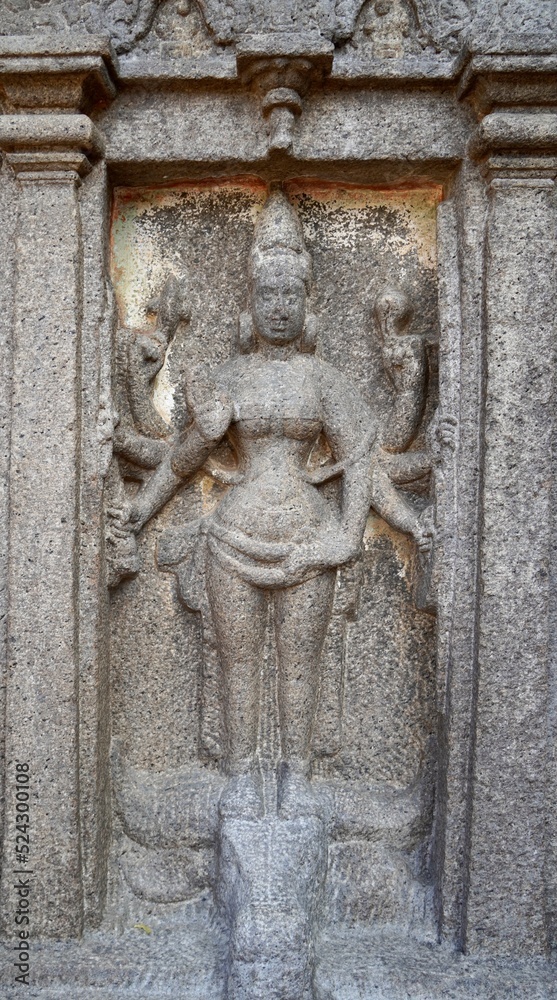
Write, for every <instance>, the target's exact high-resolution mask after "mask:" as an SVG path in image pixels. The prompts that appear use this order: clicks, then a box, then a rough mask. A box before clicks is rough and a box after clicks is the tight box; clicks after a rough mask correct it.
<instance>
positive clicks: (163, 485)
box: [130, 396, 233, 533]
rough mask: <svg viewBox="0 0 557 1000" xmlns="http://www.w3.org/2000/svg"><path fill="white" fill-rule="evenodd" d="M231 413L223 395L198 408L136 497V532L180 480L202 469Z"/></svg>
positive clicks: (133, 519) (132, 517)
mask: <svg viewBox="0 0 557 1000" xmlns="http://www.w3.org/2000/svg"><path fill="white" fill-rule="evenodd" d="M232 412H233V410H232V403H231V402H230V401H229V400H228V399H226V398H225V397H223V396H221V397H217V399H214V400H210V401H209V402H206V403H204V404H203V405H202V406H199V407H198V408H197V410H196V412H195V416H194V419H193V421H192V422H191V423H190V425H189V426H188V427H187V428H186V430H185V431H184V433H183V435H182V437H181V438H180V440H179V441H178V442H177V444H176V445H174V447H173V448H171V449H170V450H169V452H168V454H167V456H166V458H165V459H164V461H163V462H161V464H160V465H159V467H158V468H157V470H156V471H155V472H154V473H153V475H152V476H151V478H150V479H149V481H148V482H147V483H145V485H144V486H143V487H142V488H141V489H140V490H139V492H138V493H137V495H136V497H135V498H134V500H133V502H132V505H131V512H130V524H131V526H132V528H133V531H135V532H136V533H137V532H138V531H140V530H141V528H142V527H143V526H144V524H146V523H147V521H149V520H150V518H152V517H153V516H154V514H156V513H157V512H158V511H159V510H161V509H162V508H163V507H164V505H165V504H166V503H168V501H169V500H170V499H171V497H173V496H174V494H175V493H176V490H177V489H178V487H179V486H180V485H181V483H183V481H184V480H185V479H187V478H188V477H189V476H191V475H193V473H194V472H197V470H198V469H200V468H201V466H202V465H203V463H204V462H205V460H206V459H207V458H208V456H209V455H210V454H211V452H212V451H213V449H214V448H215V447H216V446H217V445H218V443H219V441H221V440H222V438H223V436H224V435H225V433H226V431H227V429H228V427H229V425H230V422H231V420H232Z"/></svg>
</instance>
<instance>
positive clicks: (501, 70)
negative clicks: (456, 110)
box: [458, 53, 557, 117]
mask: <svg viewBox="0 0 557 1000" xmlns="http://www.w3.org/2000/svg"><path fill="white" fill-rule="evenodd" d="M458 96H459V97H460V98H461V99H464V98H465V99H466V100H469V101H470V103H471V104H472V106H473V107H474V109H475V111H476V113H477V115H478V117H481V116H483V115H486V114H489V113H490V112H491V111H493V110H494V109H496V108H512V107H515V108H518V107H520V108H524V107H538V108H542V107H552V106H553V107H554V106H555V104H556V103H557V54H554V53H553V54H542V53H539V54H530V55H511V54H507V55H505V54H502V53H491V54H486V55H480V54H478V55H474V56H472V58H471V59H470V60H469V62H468V63H467V64H466V66H465V68H464V70H463V72H462V75H461V78H460V84H459V91H458Z"/></svg>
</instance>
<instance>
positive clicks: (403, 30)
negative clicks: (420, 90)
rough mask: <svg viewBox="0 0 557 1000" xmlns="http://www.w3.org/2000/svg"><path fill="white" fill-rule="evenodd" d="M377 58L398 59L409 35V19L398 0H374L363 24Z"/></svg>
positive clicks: (403, 50)
mask: <svg viewBox="0 0 557 1000" xmlns="http://www.w3.org/2000/svg"><path fill="white" fill-rule="evenodd" d="M363 30H364V35H367V36H368V37H370V38H371V39H372V43H373V54H374V56H375V57H376V58H377V59H400V58H401V56H403V55H404V52H405V49H406V40H407V39H408V37H409V35H410V20H409V17H408V15H407V13H406V11H405V10H404V8H403V7H402V5H401V3H400V2H399V0H375V3H373V4H372V6H371V7H370V8H369V10H368V12H367V17H366V20H365V21H364V25H363Z"/></svg>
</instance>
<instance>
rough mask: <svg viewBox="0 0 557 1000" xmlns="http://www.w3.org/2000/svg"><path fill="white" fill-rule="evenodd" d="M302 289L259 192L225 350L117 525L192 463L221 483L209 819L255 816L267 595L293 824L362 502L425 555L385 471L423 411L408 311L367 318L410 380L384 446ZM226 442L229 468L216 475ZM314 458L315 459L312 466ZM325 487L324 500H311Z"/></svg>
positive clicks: (213, 583)
mask: <svg viewBox="0 0 557 1000" xmlns="http://www.w3.org/2000/svg"><path fill="white" fill-rule="evenodd" d="M310 292H311V259H310V256H309V254H308V252H307V250H306V248H305V245H304V240H303V234H302V229H301V225H300V221H299V219H298V217H297V215H296V213H295V211H294V209H293V207H292V205H291V204H290V202H289V201H288V199H287V198H286V196H285V195H284V194H283V193H282V191H280V190H276V191H273V192H272V193H271V194H270V196H269V198H268V200H267V202H266V204H265V206H264V208H263V210H262V212H261V215H260V217H259V220H258V224H257V228H256V233H255V240H254V245H253V247H252V250H251V254H250V258H249V309H248V311H247V312H246V313H244V314H242V316H241V317H240V325H239V331H240V332H239V345H238V347H239V349H238V351H237V353H236V354H235V356H233V357H232V358H231V359H230V360H229V361H227V362H225V363H224V364H221V365H218V366H217V367H215V368H213V369H212V370H211V371H209V372H206V373H200V372H199V371H198V372H195V371H194V372H193V373H190V375H189V376H188V391H187V394H186V395H187V401H188V408H189V413H190V422H189V424H188V425H187V426H186V428H185V430H184V431H183V433H182V434H181V436H180V438H179V439H178V440H175V441H174V442H172V443H171V444H169V445H168V448H167V453H166V455H165V457H164V459H163V460H162V461H161V462H160V464H159V465H158V467H157V468H156V470H155V471H154V472H153V473H152V475H151V476H150V478H147V479H146V480H145V482H144V483H143V485H142V486H141V487H140V489H139V490H138V492H137V494H136V496H135V498H134V499H133V501H132V503H131V508H130V509H129V510H128V512H127V513H126V515H125V516H124V515H122V516H121V517H120V522H119V528H120V530H121V531H123V532H125V531H129V532H130V533H134V534H135V533H137V532H139V531H140V529H141V528H142V527H143V525H144V524H145V523H146V522H147V521H148V520H149V519H150V518H151V517H152V516H153V515H154V514H155V513H156V512H157V511H159V510H160V509H161V508H162V507H163V506H164V504H165V503H166V502H167V501H168V500H169V499H170V498H171V496H173V494H174V493H175V492H176V491H177V490H178V489H179V488H180V486H181V485H182V484H183V483H184V481H186V480H188V479H189V478H190V477H192V476H193V475H194V474H195V473H196V472H197V471H198V470H199V469H201V467H203V466H205V467H208V468H209V471H210V472H211V470H212V471H213V473H214V475H215V476H216V477H217V478H220V480H221V482H224V483H226V484H227V485H228V489H227V491H226V493H225V494H224V496H223V499H222V500H221V501H220V503H219V504H218V506H217V508H216V510H215V511H214V512H213V513H212V514H211V515H209V516H207V517H205V518H204V519H203V526H202V531H201V533H200V537H201V538H202V544H203V546H204V557H203V586H204V590H205V595H206V601H207V603H208V607H209V610H210V615H211V619H212V628H213V634H214V641H215V643H216V646H217V649H218V654H219V659H220V670H221V680H220V684H221V690H222V694H223V712H224V729H225V739H226V757H225V768H226V773H227V776H228V782H227V786H226V788H225V790H224V793H223V796H222V798H221V802H220V810H221V814H222V815H224V816H234V815H240V816H242V817H244V818H245V817H246V816H248V817H250V816H251V817H257V816H259V815H261V813H262V789H261V779H260V776H259V769H258V766H257V740H258V712H259V704H260V697H259V684H260V670H261V664H262V660H263V657H264V649H265V642H266V629H267V621H268V616H267V608H268V602H269V600H271V601H272V603H273V605H274V643H275V648H276V658H277V686H278V692H277V693H278V716H279V725H280V743H281V762H280V766H279V775H278V779H279V780H278V807H279V813H280V815H281V816H283V817H284V818H292V817H295V816H299V815H304V814H305V815H308V814H312V813H315V812H317V811H318V808H319V804H318V802H317V799H316V797H315V795H314V793H313V791H312V785H311V780H310V749H311V737H312V726H313V721H314V718H315V714H316V706H317V699H318V691H319V682H320V661H321V655H322V649H323V644H324V640H325V636H326V632H327V628H328V625H329V621H330V617H331V611H332V605H333V597H334V591H335V580H336V574H337V570H338V569H339V568H340V567H343V566H347V565H348V564H350V563H351V562H352V561H354V560H355V559H356V558H357V557H358V555H359V553H360V549H361V545H362V539H363V534H364V528H365V525H366V519H367V516H368V513H369V509H370V506H373V507H374V508H375V509H376V510H377V511H378V513H380V514H381V515H382V516H384V517H385V519H386V520H387V521H388V522H389V523H390V524H391V525H392V526H393V527H395V528H398V529H400V530H402V531H404V532H407V533H410V534H412V535H413V536H414V537H415V538H416V540H417V541H418V544H419V546H421V547H422V548H427V547H428V545H429V544H430V540H429V538H428V536H427V532H426V531H425V529H424V528H423V527H422V522H421V520H420V517H419V515H418V513H417V512H416V510H415V509H414V507H413V506H412V505H411V504H410V503H409V502H408V501H405V500H403V499H402V497H401V496H400V494H399V493H398V491H397V490H396V489H395V488H394V487H393V480H392V476H391V471H390V466H389V461H390V462H391V464H392V462H393V461H394V460H395V459H396V458H397V455H396V453H397V452H401V451H402V450H403V448H404V447H406V446H407V444H408V442H409V440H411V438H412V437H413V435H414V434H415V432H416V427H417V424H418V423H419V421H420V419H421V416H422V413H423V398H424V393H425V374H424V372H425V369H424V365H425V360H424V355H423V346H421V347H420V346H419V345H418V346H417V344H416V343H414V342H413V340H412V338H408V337H406V336H401V333H404V331H405V324H406V323H407V319H408V305H407V303H406V302H405V300H404V299H401V298H400V297H399V298H398V299H397V297H396V294H394V295H391V297H390V298H389V296H387V297H385V296H384V297H383V299H382V300H381V303H379V304H378V307H377V309H378V314H379V326H380V328H381V329H382V330H383V331H384V337H383V340H384V342H383V353H384V356H385V359H386V362H385V363H386V365H387V366H388V364H390V366H391V378H392V379H394V380H395V382H396V380H397V379H398V381H400V380H401V379H402V382H404V374H402V375H401V372H402V373H404V372H406V370H407V368H408V363H409V361H410V367H411V369H412V372H411V375H410V383H411V384H410V383H409V384H408V386H406V389H407V390H408V391H407V392H406V395H405V392H404V385H402V386H399V385H398V384H396V385H395V388H396V389H397V390H400V389H401V388H402V392H400V391H399V398H400V399H401V403H400V413H399V415H398V416H399V418H400V419H399V421H398V424H399V426H398V429H397V428H396V427H394V428H392V430H391V431H390V437H389V435H388V434H387V435H386V432H383V431H381V429H380V427H379V425H378V421H377V420H376V418H375V416H374V414H373V412H372V409H371V408H370V406H369V405H368V403H366V402H365V401H364V399H363V398H362V396H361V395H360V393H359V391H358V390H357V388H356V387H355V385H354V384H353V383H352V382H351V381H350V379H349V378H348V377H347V376H346V375H344V374H343V373H342V372H341V371H339V370H338V369H337V368H335V367H333V366H331V365H330V364H328V363H326V362H325V361H323V360H322V359H320V358H318V357H317V356H316V355H315V353H314V350H315V328H316V324H315V317H314V316H313V315H311V314H310V313H309V312H308V310H307V301H308V296H309V294H310ZM389 359H390V361H389ZM416 384H417V386H418V388H417V392H416V388H415V387H416ZM412 387H414V388H412ZM385 435H386V436H385ZM225 446H226V448H227V449H228V454H229V457H231V461H229V462H228V465H225V466H219V465H218V455H219V454H220V453H221V452H222V449H223V448H224V447H225ZM215 452H217V456H216V458H215V455H214V453H215ZM316 454H321V455H324V454H327V455H329V456H330V457H329V459H328V460H327V461H326V462H325V464H319V462H318V461H317V460H316V457H315V456H316ZM381 456H382V457H381ZM400 457H402V456H400ZM215 461H216V465H214V464H213V465H211V464H210V463H211V462H213V463H214V462H215ZM420 461H421V463H422V465H423V464H424V458H423V456H421V457H420V459H419V460H418V462H420ZM395 464H396V462H395ZM219 469H220V472H219ZM412 474H414V473H412ZM402 478H404V475H403V476H402ZM410 478H411V477H410ZM333 480H336V482H337V491H336V493H335V491H334V489H333V490H331V489H328V490H323V488H322V487H323V485H324V484H325V483H327V482H330V481H333Z"/></svg>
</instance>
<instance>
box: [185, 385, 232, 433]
mask: <svg viewBox="0 0 557 1000" xmlns="http://www.w3.org/2000/svg"><path fill="white" fill-rule="evenodd" d="M232 416H233V405H232V403H231V402H230V400H229V399H228V398H227V397H226V396H223V395H220V396H217V398H216V399H210V400H208V401H207V402H205V403H201V405H198V406H196V408H195V413H194V421H195V425H196V427H197V429H198V431H199V433H200V434H201V436H202V437H203V439H204V440H205V441H206V442H207V444H217V443H218V442H219V441H220V439H221V438H222V436H223V435H224V434H225V433H226V431H227V429H228V427H229V426H230V422H231V420H232Z"/></svg>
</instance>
